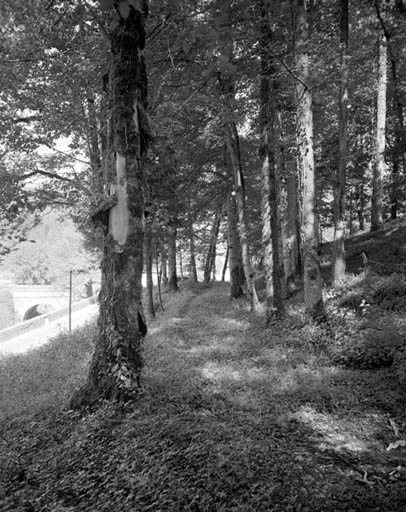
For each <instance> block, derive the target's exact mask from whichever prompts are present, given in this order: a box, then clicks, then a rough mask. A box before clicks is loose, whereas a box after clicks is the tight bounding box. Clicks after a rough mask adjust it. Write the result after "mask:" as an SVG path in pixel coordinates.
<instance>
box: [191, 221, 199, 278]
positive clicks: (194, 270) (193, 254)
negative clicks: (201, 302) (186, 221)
mask: <svg viewBox="0 0 406 512" xmlns="http://www.w3.org/2000/svg"><path fill="white" fill-rule="evenodd" d="M189 233H190V234H189V251H190V277H191V279H192V281H193V282H194V283H197V282H198V281H199V279H198V277H197V267H196V250H195V233H194V229H193V223H191V224H190V228H189Z"/></svg>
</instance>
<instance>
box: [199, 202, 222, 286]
mask: <svg viewBox="0 0 406 512" xmlns="http://www.w3.org/2000/svg"><path fill="white" fill-rule="evenodd" d="M220 221H221V216H220V214H219V212H218V211H216V213H215V214H214V219H213V224H212V228H211V234H210V241H209V247H208V249H207V255H206V261H205V264H204V274H203V281H204V282H205V283H209V282H210V277H211V275H212V272H213V268H214V262H215V258H216V246H217V238H218V235H219V230H220Z"/></svg>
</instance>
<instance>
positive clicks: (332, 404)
mask: <svg viewBox="0 0 406 512" xmlns="http://www.w3.org/2000/svg"><path fill="white" fill-rule="evenodd" d="M363 243H364V242H363ZM386 279H388V280H389V281H386ZM391 279H392V281H390V280H391ZM394 279H395V281H393V280H394ZM393 282H396V283H397V284H398V283H399V279H397V278H393V277H391V276H389V277H388V278H385V277H382V276H381V277H376V275H375V274H372V273H368V272H367V273H365V274H360V275H358V276H356V277H349V278H348V279H347V281H346V282H345V283H343V285H342V287H341V288H340V289H338V290H335V291H332V290H329V289H326V301H327V307H328V310H329V316H330V319H331V325H330V328H329V329H326V328H320V327H315V326H306V325H303V324H302V322H301V315H302V311H301V309H300V304H299V303H298V302H295V300H292V302H291V303H290V305H289V313H290V317H289V318H288V319H287V320H285V321H284V322H281V323H279V324H277V325H275V326H273V327H272V328H271V329H264V328H263V319H262V318H261V317H260V316H258V317H253V316H251V315H250V314H249V313H248V312H247V310H246V305H245V303H244V302H240V301H230V300H229V299H228V289H227V286H226V285H222V284H215V285H213V286H211V287H197V288H193V287H192V288H190V289H188V290H186V291H183V292H181V293H179V294H176V295H174V296H173V297H169V296H167V297H166V304H165V306H166V307H165V312H164V313H160V314H159V317H158V319H157V320H155V321H153V322H151V323H150V331H149V335H148V337H147V339H146V348H145V360H146V367H145V375H144V388H145V391H144V395H143V396H142V397H141V398H140V400H139V402H138V403H136V404H127V405H125V406H121V407H119V406H117V405H114V404H110V403H105V404H103V405H102V406H101V407H100V409H98V410H97V411H95V412H93V413H87V414H79V413H76V412H69V411H66V410H64V409H63V405H64V403H65V402H66V399H67V397H68V396H69V394H70V393H71V392H72V390H73V389H74V388H75V387H77V386H79V385H80V384H81V383H82V382H83V379H84V378H85V376H86V368H87V364H88V362H89V358H90V354H91V351H92V339H93V331H94V326H92V325H89V326H87V327H86V328H85V329H84V330H81V331H76V332H75V333H74V335H73V336H71V337H69V336H64V337H58V338H56V339H55V340H53V341H52V343H50V344H49V345H47V346H45V347H42V348H40V349H38V350H33V351H31V352H29V353H28V354H26V355H20V356H16V357H7V358H4V359H2V360H0V386H1V393H2V394H1V397H0V431H1V441H0V468H1V469H0V471H1V473H0V509H1V510H2V511H3V510H4V511H5V512H6V511H10V512H11V511H13V512H14V511H16V512H20V511H21V512H23V511H26V512H30V511H35V512H37V511H38V512H48V511H49V512H67V511H72V512H77V511H78V512H80V511H92V512H93V511H94V512H103V511H111V510H117V511H121V510H123V511H132V512H147V511H153V512H159V511H162V512H172V511H191V512H201V511H205V512H206V511H207V512H211V511H215V512H217V511H219V512H222V511H233V512H258V511H264V512H265V511H281V512H282V511H283V512H284V511H309V512H312V511H330V510H331V511H366V510H368V511H387V512H389V511H393V512H396V511H403V510H405V509H406V469H405V466H406V464H405V462H404V461H405V448H404V447H402V444H403V443H402V442H401V441H403V440H404V439H406V415H405V407H404V403H405V390H404V388H403V386H402V380H401V379H400V378H399V375H398V373H399V372H400V370H401V368H402V359H401V358H398V359H399V361H400V362H399V365H398V366H396V364H398V363H397V361H398V359H396V354H397V352H396V351H395V352H396V353H395V352H393V358H392V361H391V366H385V365H381V364H377V365H375V366H373V367H368V368H366V367H363V366H362V365H361V366H360V365H357V364H354V361H358V360H364V359H365V358H367V359H368V357H369V356H370V352H371V346H373V347H374V350H375V351H377V352H378V353H380V350H381V346H382V345H385V344H386V343H388V340H392V339H393V338H396V340H397V341H396V343H395V345H396V350H398V351H399V350H400V348H399V347H401V346H402V340H403V332H404V323H403V316H405V315H404V312H405V309H406V305H403V303H402V301H401V300H400V299H399V296H400V295H399V294H396V296H395V298H394V299H393V300H394V301H395V302H396V308H393V309H392V308H391V307H388V304H389V302H388V301H386V302H385V301H383V302H382V297H383V296H384V295H385V293H381V292H379V293H376V292H377V290H382V289H383V290H385V289H387V287H389V288H390V289H392V288H391V283H392V284H393ZM357 294H358V295H357ZM353 296H354V297H355V298H353ZM364 298H367V299H368V301H369V302H368V301H365V302H364V303H363V302H362V301H363V300H364ZM365 300H366V299H365ZM374 301H376V303H375V302H374ZM362 304H369V306H368V307H365V306H363V305H362ZM382 304H385V306H384V307H383V306H382ZM366 326H367V327H366ZM371 326H372V327H371ZM389 327H390V328H389ZM377 333H380V334H379V336H381V337H380V338H377V336H378V334H377ZM377 339H378V341H376V340H377ZM354 347H358V348H357V349H356V350H355V354H358V356H359V357H358V359H357V358H356V357H355V356H354V357H353V358H352V359H351V358H349V359H348V358H347V359H345V358H343V357H342V358H341V359H340V357H339V356H340V354H341V355H343V354H347V353H349V352H350V349H352V350H354ZM400 352H401V351H400ZM359 354H361V355H359ZM396 443H397V444H396ZM388 448H389V450H388ZM390 448H393V449H390Z"/></svg>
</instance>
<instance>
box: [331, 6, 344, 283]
mask: <svg viewBox="0 0 406 512" xmlns="http://www.w3.org/2000/svg"><path fill="white" fill-rule="evenodd" d="M340 9H341V12H340V46H341V48H340V52H341V64H340V100H339V103H340V113H339V133H338V174H337V178H336V184H335V189H334V243H333V258H332V260H333V261H332V267H333V284H337V283H338V282H339V281H341V280H342V279H343V278H344V276H345V242H344V240H345V188H346V175H347V172H346V169H347V124H348V123H347V119H348V115H347V104H348V0H340Z"/></svg>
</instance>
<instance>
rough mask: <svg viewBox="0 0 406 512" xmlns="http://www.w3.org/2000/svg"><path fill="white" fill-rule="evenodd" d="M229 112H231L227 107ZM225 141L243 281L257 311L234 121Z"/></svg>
mask: <svg viewBox="0 0 406 512" xmlns="http://www.w3.org/2000/svg"><path fill="white" fill-rule="evenodd" d="M229 112H233V110H232V109H229ZM227 117H229V115H228V116H227ZM226 141H227V149H228V154H229V156H230V163H231V167H232V170H233V174H234V187H235V189H234V194H235V204H236V206H237V215H238V235H239V239H240V244H241V255H242V263H243V267H244V274H245V283H246V288H247V295H248V299H249V302H250V306H251V310H252V311H257V310H258V308H259V301H258V297H257V292H256V289H255V283H254V272H253V270H252V266H251V255H250V247H249V242H248V225H247V211H246V206H245V185H244V177H243V172H242V166H241V155H240V148H239V137H238V133H237V128H236V126H235V124H234V122H230V121H227V122H226Z"/></svg>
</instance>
